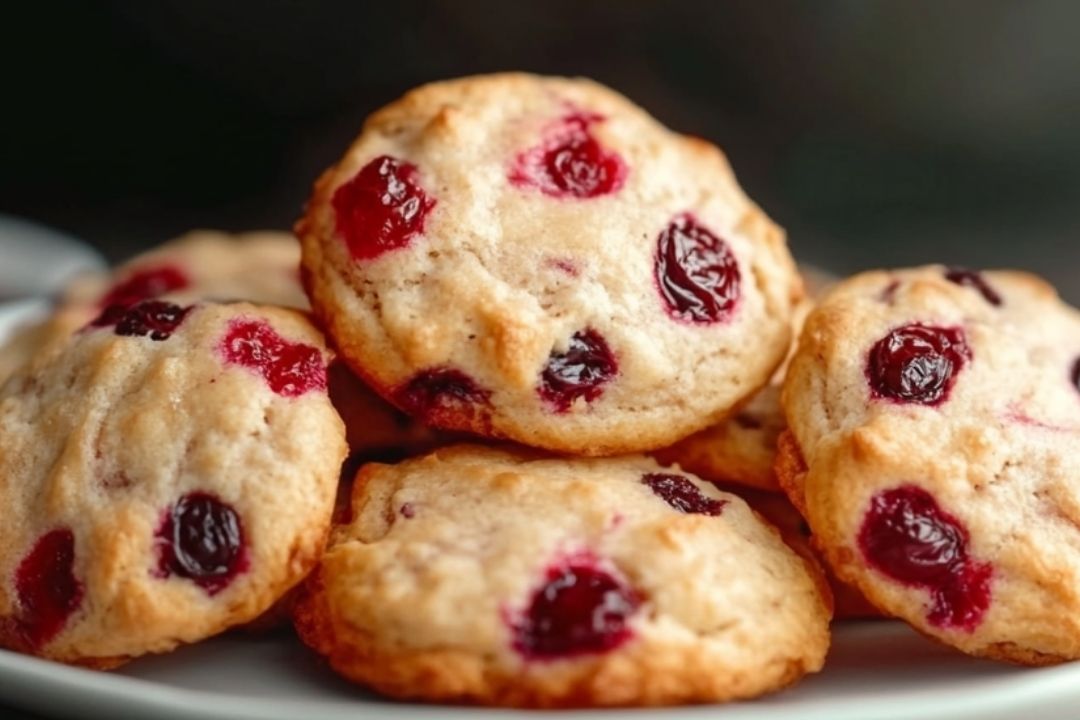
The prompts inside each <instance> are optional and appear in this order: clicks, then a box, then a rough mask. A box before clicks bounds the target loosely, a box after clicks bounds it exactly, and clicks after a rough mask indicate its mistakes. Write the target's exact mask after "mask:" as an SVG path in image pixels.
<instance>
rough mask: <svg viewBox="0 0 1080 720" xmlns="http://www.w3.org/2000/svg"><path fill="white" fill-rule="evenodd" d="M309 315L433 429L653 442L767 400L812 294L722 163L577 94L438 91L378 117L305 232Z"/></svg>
mask: <svg viewBox="0 0 1080 720" xmlns="http://www.w3.org/2000/svg"><path fill="white" fill-rule="evenodd" d="M297 234H298V235H299V236H300V238H301V241H302V244H303V266H304V275H305V282H306V284H307V288H308V291H309V295H310V297H311V299H312V304H313V307H314V310H315V312H316V313H317V314H318V315H319V317H320V318H321V319H322V321H323V322H324V324H325V325H326V327H327V330H328V332H329V333H330V335H331V336H332V337H333V338H334V341H335V344H336V345H337V346H338V347H339V349H340V351H341V352H342V354H343V356H344V357H345V359H346V360H347V361H348V362H349V363H350V365H352V366H353V368H354V369H355V370H356V371H357V372H358V373H360V374H361V375H363V376H364V377H365V378H366V379H367V380H368V381H369V382H370V383H371V384H372V386H373V387H375V388H376V389H378V390H379V392H381V393H383V394H384V395H385V396H387V397H388V398H389V399H391V400H392V401H393V402H395V403H396V404H398V405H399V406H401V407H402V408H403V409H405V410H406V411H408V412H410V413H411V414H414V415H416V416H417V417H420V418H421V419H423V420H424V421H425V422H427V423H428V424H432V425H436V426H441V427H444V428H448V429H460V430H470V431H473V432H477V433H480V434H483V435H489V436H496V437H505V438H510V439H514V440H517V441H519V442H522V443H525V444H528V445H533V446H540V447H547V448H551V449H556V450H561V451H569V452H575V453H579V454H590V455H601V454H613V453H617V452H623V451H631V450H633V451H637V450H645V449H655V448H657V447H661V446H664V445H667V444H670V443H672V442H674V441H676V440H678V439H680V438H682V437H685V436H686V435H688V434H690V433H692V432H694V431H696V430H700V429H701V428H703V427H705V426H707V425H709V424H710V423H712V422H715V421H717V420H718V419H719V418H720V417H722V416H724V415H725V414H726V413H728V412H730V411H731V410H732V408H733V407H735V406H736V405H737V404H738V403H739V402H740V401H741V400H743V399H744V398H746V397H748V396H749V395H750V394H752V393H753V392H755V391H756V390H757V389H759V388H760V387H762V386H763V385H764V384H765V383H766V382H767V381H768V378H769V377H770V375H771V373H772V372H773V370H774V369H775V368H776V366H777V365H778V364H779V363H780V362H781V360H782V358H783V356H784V354H785V352H786V351H787V347H788V342H789V340H790V322H791V314H792V307H793V304H794V302H795V301H796V300H797V298H798V297H799V295H800V294H801V282H800V280H799V278H798V275H797V273H796V270H795V267H794V264H793V262H792V260H791V257H790V255H789V253H788V251H787V247H786V243H785V240H784V236H783V233H782V231H781V230H780V229H779V228H778V227H777V226H776V225H774V224H773V223H772V222H771V221H770V220H769V219H768V218H767V217H766V216H765V215H764V214H763V213H762V212H761V210H760V209H758V208H757V207H756V206H755V205H754V204H753V203H752V202H751V201H750V200H749V199H747V197H746V196H745V195H744V194H743V192H742V191H741V190H740V188H739V186H738V185H737V183H736V181H735V178H734V176H733V174H732V172H731V170H730V168H729V166H728V164H727V162H726V160H725V159H724V156H723V155H722V153H721V152H720V151H719V150H718V149H717V148H715V147H714V146H712V145H710V144H708V143H706V142H704V141H702V140H698V139H692V138H688V137H685V136H681V135H677V134H675V133H672V132H671V131H669V130H667V129H665V128H664V127H663V126H661V125H660V124H658V123H657V122H656V121H655V120H653V119H652V118H651V117H650V116H649V115H648V114H646V113H645V112H644V111H643V110H641V109H640V108H638V107H636V106H635V105H633V104H632V103H630V102H629V101H627V100H626V99H625V98H623V97H622V96H620V95H618V94H616V93H614V92H612V91H611V90H608V89H606V88H604V87H602V86H600V85H597V84H595V83H593V82H590V81H587V80H580V79H576V80H575V79H561V78H541V77H536V76H529V75H515V74H508V75H494V76H482V77H474V78H466V79H462V80H456V81H450V82H444V83H435V84H432V85H427V86H424V87H421V88H419V89H417V90H414V91H412V92H410V93H408V94H407V95H405V96H404V97H403V98H402V99H401V100H399V101H397V102H395V103H393V104H391V105H389V106H387V107H386V108H384V109H382V110H380V111H378V112H376V113H375V114H374V115H372V116H371V117H370V118H369V119H368V120H367V122H366V123H365V125H364V128H363V131H362V133H361V134H360V136H359V138H358V139H357V140H356V141H355V143H354V144H353V145H352V147H350V148H349V150H348V151H347V153H346V154H345V156H344V157H343V158H342V159H341V160H340V161H339V162H338V163H337V164H336V165H335V166H334V167H332V168H331V169H329V170H328V171H327V172H326V173H324V174H323V176H322V177H321V178H320V179H319V181H318V183H317V184H316V187H315V190H314V193H313V195H312V197H311V199H310V201H309V204H308V208H307V211H306V214H305V216H304V218H303V219H302V220H301V221H300V222H299V223H298V225H297Z"/></svg>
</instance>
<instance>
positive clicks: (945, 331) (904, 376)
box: [866, 324, 971, 405]
mask: <svg viewBox="0 0 1080 720" xmlns="http://www.w3.org/2000/svg"><path fill="white" fill-rule="evenodd" d="M970 358H971V350H970V349H969V348H968V345H967V340H966V338H965V336H964V331H963V330H962V329H961V328H942V327H933V326H929V325H920V324H912V325H904V326H903V327H899V328H897V329H895V330H893V331H892V332H890V333H889V334H888V335H886V336H885V337H883V338H882V339H881V340H878V341H877V343H875V344H874V347H873V348H871V350H870V357H869V359H868V361H867V366H866V375H867V378H868V380H869V382H870V388H871V390H872V392H873V394H874V396H875V397H883V398H890V399H892V400H897V401H899V402H912V403H920V404H922V405H937V404H938V403H940V402H942V401H943V400H945V399H946V398H947V397H948V394H949V391H950V390H951V389H952V386H953V384H954V383H955V382H956V374H957V373H959V372H960V369H961V368H963V367H964V362H965V361H967V360H969V359H970Z"/></svg>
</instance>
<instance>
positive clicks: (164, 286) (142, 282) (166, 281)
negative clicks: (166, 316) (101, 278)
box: [98, 265, 191, 309]
mask: <svg viewBox="0 0 1080 720" xmlns="http://www.w3.org/2000/svg"><path fill="white" fill-rule="evenodd" d="M190 284H191V280H190V279H189V278H188V276H187V275H186V274H185V273H184V271H183V270H181V269H180V268H178V267H176V266H175V265H162V266H160V267H153V268H145V269H143V270H139V271H137V272H135V273H134V274H132V275H131V276H129V277H128V278H126V279H125V280H123V281H121V282H119V283H117V284H116V285H114V286H113V287H112V288H111V289H110V290H109V291H108V292H107V293H105V295H104V296H103V297H102V298H101V301H100V302H99V303H98V304H99V306H100V307H101V308H103V309H104V308H108V307H109V306H112V305H120V306H122V307H130V306H131V305H134V304H135V303H137V302H140V301H142V300H150V299H152V298H156V297H158V296H159V295H164V294H165V293H167V292H173V291H174V290H183V289H184V288H186V287H188V286H189V285H190Z"/></svg>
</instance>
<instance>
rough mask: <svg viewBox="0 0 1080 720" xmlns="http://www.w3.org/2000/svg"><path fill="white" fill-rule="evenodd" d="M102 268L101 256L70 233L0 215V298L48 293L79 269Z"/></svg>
mask: <svg viewBox="0 0 1080 720" xmlns="http://www.w3.org/2000/svg"><path fill="white" fill-rule="evenodd" d="M104 267H105V262H104V260H102V258H101V255H99V254H98V253H97V252H96V251H95V250H93V249H91V248H90V247H89V246H87V245H84V244H83V243H81V242H79V241H78V240H76V239H75V238H73V237H71V236H70V235H67V234H65V233H62V232H60V231H59V230H54V229H52V228H49V227H46V226H44V225H39V224H37V223H34V222H30V221H28V220H23V219H21V218H16V217H12V216H11V215H0V298H15V297H20V296H31V295H38V296H41V295H47V294H49V293H53V292H55V291H57V290H59V289H60V288H61V287H63V285H64V283H65V282H66V281H67V280H69V279H70V278H71V276H72V275H75V274H76V273H78V272H81V271H84V270H100V269H102V268H104Z"/></svg>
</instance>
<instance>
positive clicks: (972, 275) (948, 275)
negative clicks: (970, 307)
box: [945, 267, 1001, 307]
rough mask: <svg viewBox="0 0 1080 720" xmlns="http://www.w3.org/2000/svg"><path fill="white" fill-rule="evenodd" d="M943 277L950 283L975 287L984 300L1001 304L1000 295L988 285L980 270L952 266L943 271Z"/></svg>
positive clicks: (992, 303)
mask: <svg viewBox="0 0 1080 720" xmlns="http://www.w3.org/2000/svg"><path fill="white" fill-rule="evenodd" d="M945 279H946V280H948V281H949V282H951V283H956V284H957V285H962V286H965V287H970V288H975V289H976V290H978V291H979V292H980V293H981V294H982V296H983V297H984V298H986V302H988V303H990V304H991V305H993V306H995V307H1000V306H1001V295H999V294H998V293H997V291H996V290H994V288H992V287H990V284H989V283H987V282H986V279H985V278H984V277H983V276H982V273H980V272H977V271H975V270H968V269H967V268H956V267H953V268H949V269H947V270H946V271H945Z"/></svg>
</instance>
